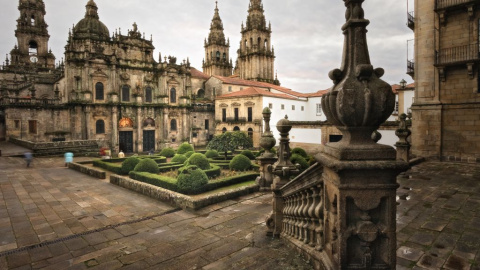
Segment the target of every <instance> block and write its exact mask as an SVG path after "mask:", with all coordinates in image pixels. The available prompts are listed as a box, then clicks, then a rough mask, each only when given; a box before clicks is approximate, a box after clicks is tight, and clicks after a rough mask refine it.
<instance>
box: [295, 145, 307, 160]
mask: <svg viewBox="0 0 480 270" xmlns="http://www.w3.org/2000/svg"><path fill="white" fill-rule="evenodd" d="M291 153H292V155H295V154H297V155H300V156H302V157H303V158H304V159H307V157H308V155H307V152H305V150H303V148H300V147H295V148H293V149H292V152H291Z"/></svg>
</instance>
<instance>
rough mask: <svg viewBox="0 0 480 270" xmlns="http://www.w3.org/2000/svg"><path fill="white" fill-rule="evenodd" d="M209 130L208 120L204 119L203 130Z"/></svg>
mask: <svg viewBox="0 0 480 270" xmlns="http://www.w3.org/2000/svg"><path fill="white" fill-rule="evenodd" d="M209 129H210V123H209V121H208V119H205V130H209Z"/></svg>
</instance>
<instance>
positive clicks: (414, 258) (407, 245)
mask: <svg viewBox="0 0 480 270" xmlns="http://www.w3.org/2000/svg"><path fill="white" fill-rule="evenodd" d="M398 183H399V184H400V188H399V189H398V191H397V196H398V198H397V199H398V200H397V202H398V203H399V204H398V206H397V232H398V233H397V270H403V269H412V268H413V269H455V270H457V269H475V270H479V269H480V252H479V250H480V166H479V165H474V164H459V163H441V162H426V163H423V164H420V165H418V166H415V167H413V168H412V169H411V170H410V171H408V172H407V173H405V174H404V175H401V176H400V177H399V178H398Z"/></svg>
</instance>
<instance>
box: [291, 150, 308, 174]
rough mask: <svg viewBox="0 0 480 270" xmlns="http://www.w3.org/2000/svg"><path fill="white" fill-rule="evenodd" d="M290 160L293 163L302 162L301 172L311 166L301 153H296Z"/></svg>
mask: <svg viewBox="0 0 480 270" xmlns="http://www.w3.org/2000/svg"><path fill="white" fill-rule="evenodd" d="M290 161H291V162H292V163H293V164H297V163H298V164H300V172H303V171H304V170H306V169H307V168H308V167H309V166H308V162H307V161H306V160H305V158H303V157H302V156H301V155H299V154H294V155H292V156H291V157H290Z"/></svg>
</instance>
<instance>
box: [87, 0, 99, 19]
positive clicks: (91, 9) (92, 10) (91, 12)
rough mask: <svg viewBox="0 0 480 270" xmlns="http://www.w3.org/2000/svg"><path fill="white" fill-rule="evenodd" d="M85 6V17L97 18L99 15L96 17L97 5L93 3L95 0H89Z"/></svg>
mask: <svg viewBox="0 0 480 270" xmlns="http://www.w3.org/2000/svg"><path fill="white" fill-rule="evenodd" d="M86 8H87V12H86V13H85V18H86V17H90V18H95V19H97V20H98V19H99V17H98V7H97V4H96V3H95V1H93V0H89V1H88V3H87V5H86Z"/></svg>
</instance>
